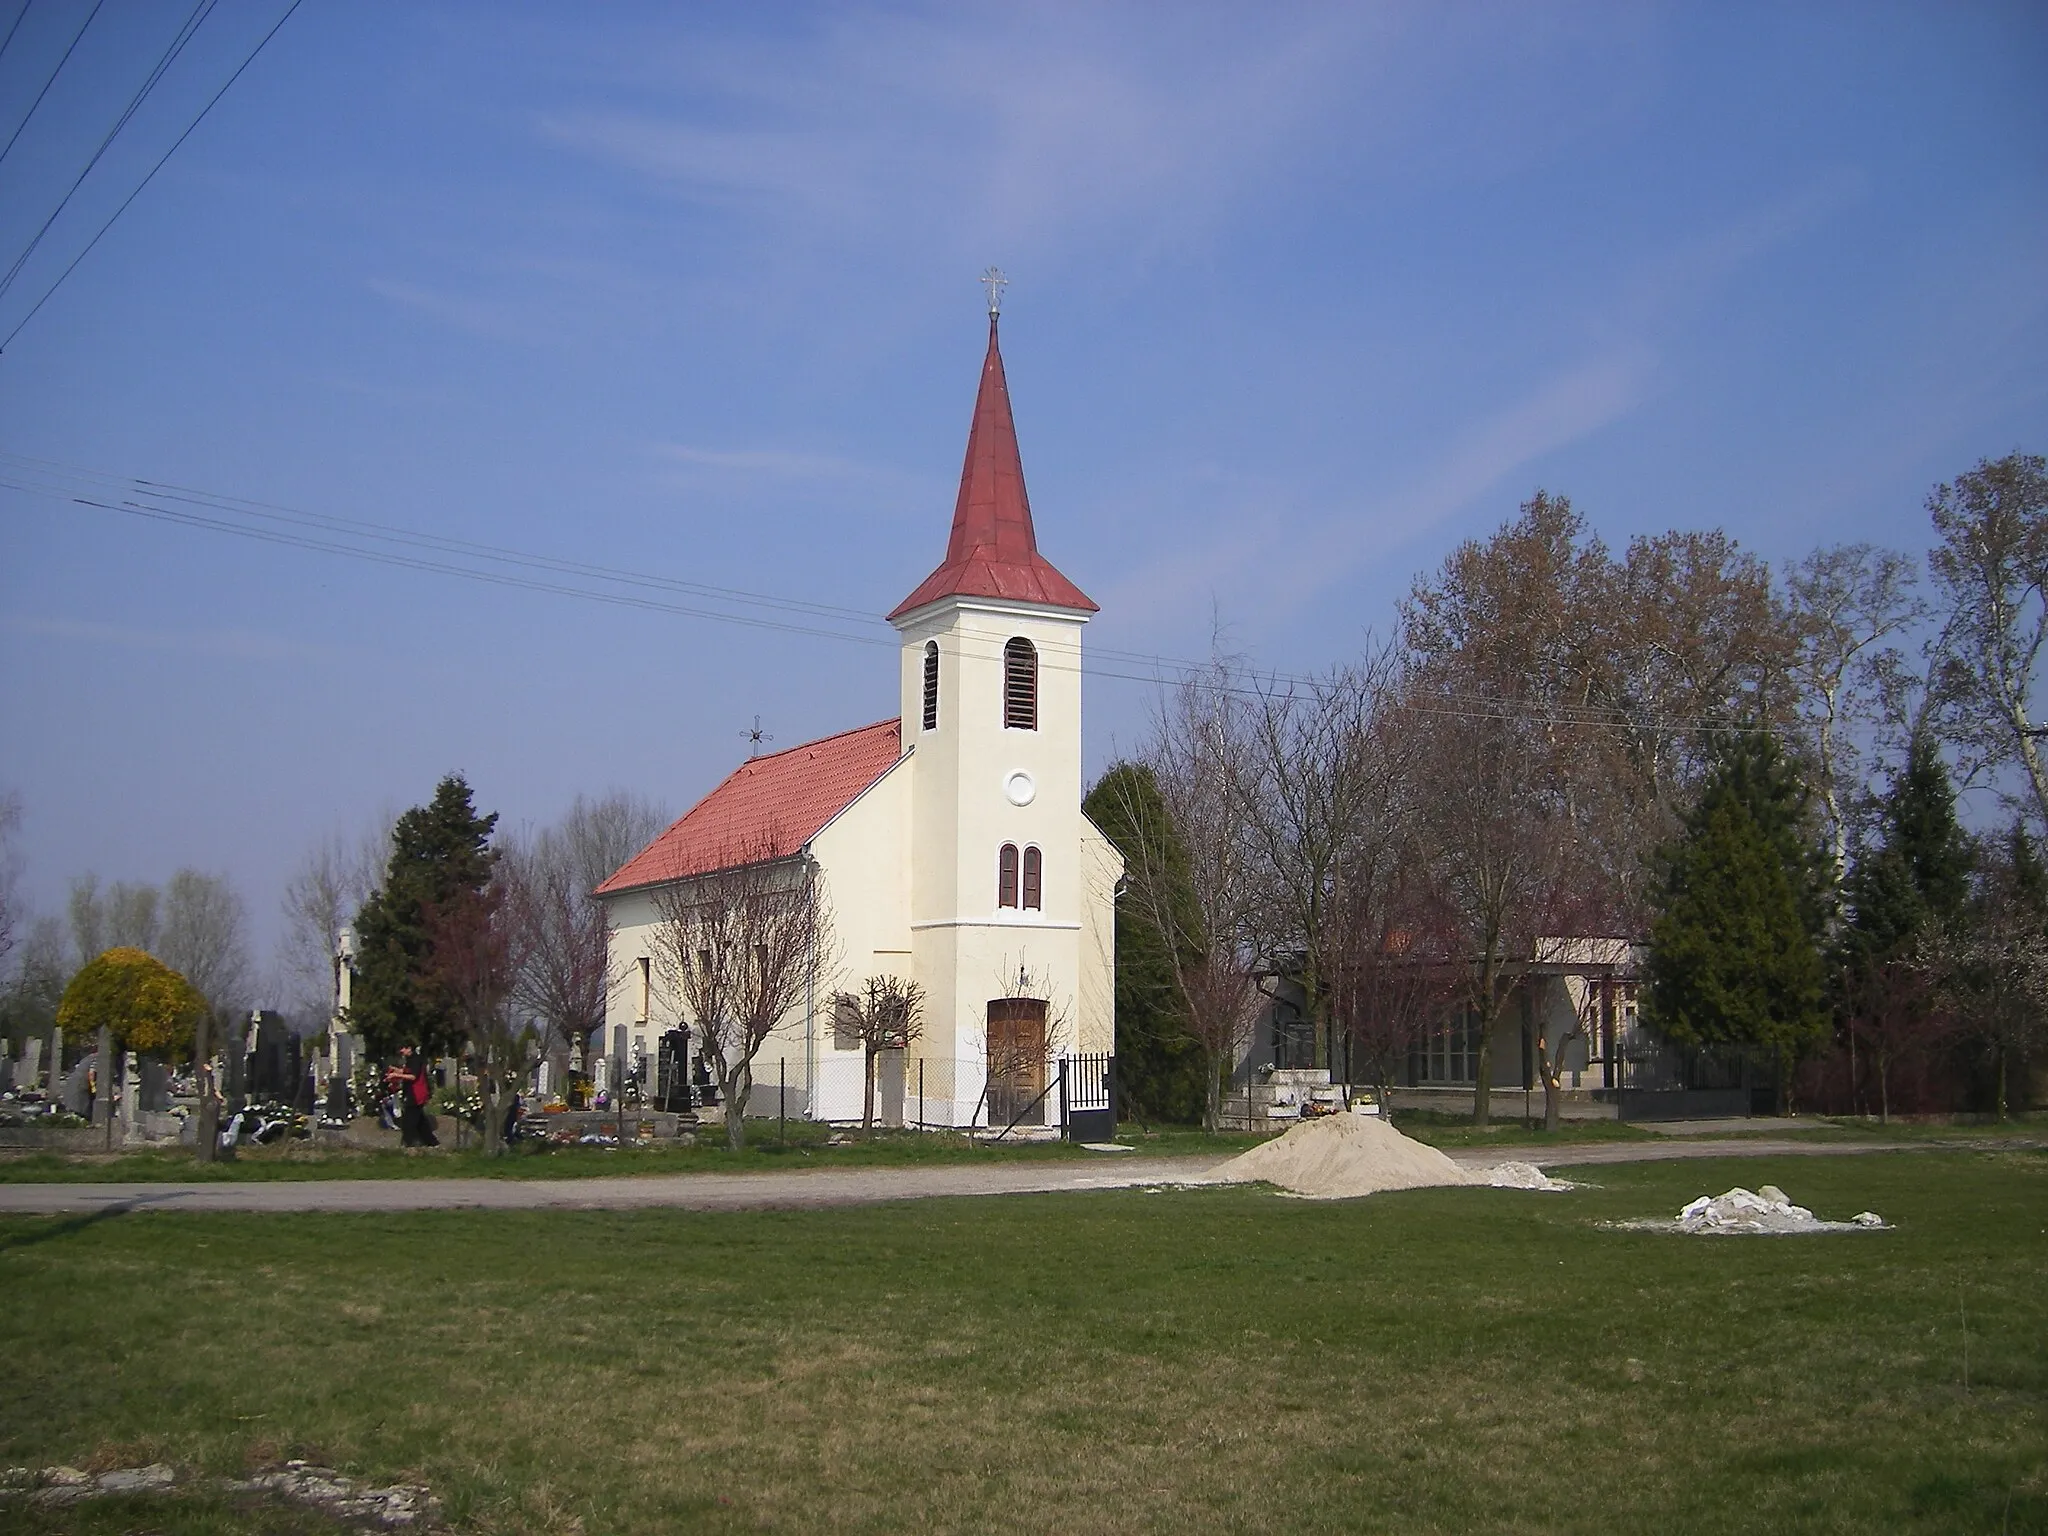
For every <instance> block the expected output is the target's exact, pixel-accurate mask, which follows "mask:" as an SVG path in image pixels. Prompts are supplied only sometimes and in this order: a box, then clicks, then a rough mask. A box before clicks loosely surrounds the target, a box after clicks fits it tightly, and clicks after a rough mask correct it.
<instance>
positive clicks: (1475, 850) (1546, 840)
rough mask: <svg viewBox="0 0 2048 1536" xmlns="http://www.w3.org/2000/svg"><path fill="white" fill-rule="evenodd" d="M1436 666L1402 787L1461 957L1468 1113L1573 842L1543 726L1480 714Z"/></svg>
mask: <svg viewBox="0 0 2048 1536" xmlns="http://www.w3.org/2000/svg"><path fill="white" fill-rule="evenodd" d="M1451 670H1452V669H1449V668H1447V667H1445V666H1444V665H1443V664H1439V665H1438V666H1437V667H1434V668H1431V669H1429V670H1428V671H1426V672H1424V673H1421V674H1418V675H1417V677H1416V678H1415V679H1414V683H1413V692H1412V693H1411V696H1410V704H1409V709H1410V711H1411V714H1412V717H1413V718H1414V719H1415V720H1416V721H1417V725H1416V734H1417V735H1418V737H1420V738H1421V739H1422V741H1423V749H1422V757H1421V761H1420V762H1419V764H1418V765H1417V771H1416V774H1415V780H1414V805H1415V811H1416V820H1417V824H1418V835H1419V839H1420V842H1421V845H1422V848H1423V850H1424V853H1423V858H1424V868H1425V869H1426V870H1427V877H1428V879H1429V880H1430V884H1431V889H1432V893H1433V895H1434V897H1435V900H1436V902H1437V904H1438V906H1439V908H1440V910H1441V911H1442V912H1443V913H1444V914H1445V918H1446V921H1447V925H1448V927H1449V928H1450V930H1451V931H1452V932H1453V933H1454V934H1455V935H1456V942H1457V947H1458V949H1459V951H1460V952H1461V954H1462V956H1463V960H1464V964H1463V966H1462V971H1463V975H1464V978H1465V989H1464V1003H1465V1007H1466V1009H1467V1010H1468V1011H1469V1015H1470V1017H1471V1019H1472V1023H1473V1027H1474V1028H1475V1029H1476V1031H1477V1034H1478V1039H1477V1041H1476V1058H1477V1060H1476V1071H1475V1075H1474V1081H1473V1091H1472V1114H1473V1118H1474V1120H1475V1121H1476V1122H1477V1123H1478V1124H1479V1125H1482V1126H1484V1125H1486V1124H1487V1123H1488V1121H1489V1117H1490V1115H1491V1112H1492V1077H1493V1034H1494V1031H1495V1029H1496V1028H1497V1027H1498V1026H1499V1023H1500V1020H1501V1018H1502V1017H1503V1016H1504V1014H1505V1012H1506V1009H1507V1006H1508V1003H1509V1000H1510V998H1511V997H1512V995H1513V990H1514V981H1515V978H1516V972H1517V970H1518V969H1519V968H1520V967H1521V966H1522V965H1523V964H1525V963H1526V962H1528V961H1530V960H1533V959H1534V958H1535V956H1536V947H1537V945H1538V943H1539V942H1540V941H1541V940H1542V939H1543V938H1545V937H1546V936H1548V935H1549V934H1551V933H1553V932H1555V931H1556V928H1557V926H1558V924H1557V921H1556V917H1555V909H1556V906H1557V903H1558V897H1559V894H1560V891H1561V890H1562V889H1563V887H1564V885H1565V882H1566V877H1567V869H1566V864H1567V859H1568V855H1569V853H1570V852H1571V851H1572V848H1573V843H1574V837H1573V829H1572V825H1571V818H1570V816H1569V814H1568V802H1567V800H1566V797H1565V796H1564V795H1562V794H1561V793H1560V786H1559V784H1558V782H1557V778H1556V775H1555V772H1554V770H1555V768H1556V765H1557V763H1558V758H1557V757H1555V756H1553V753H1552V750H1551V749H1552V746H1553V743H1552V742H1551V741H1550V740H1549V739H1547V733H1546V730H1545V723H1546V722H1544V721H1543V720H1542V718H1541V717H1540V716H1538V715H1537V714H1535V713H1534V712H1533V711H1532V710H1530V708H1529V706H1528V705H1527V704H1526V703H1524V702H1523V701H1520V700H1517V699H1515V698H1513V697H1512V696H1502V695H1501V694H1498V693H1497V694H1496V695H1495V697H1494V699H1493V703H1492V705H1491V707H1482V706H1480V705H1478V704H1475V703H1474V702H1473V700H1474V699H1475V697H1477V696H1478V695H1479V693H1480V692H1481V690H1479V689H1475V688H1472V687H1470V686H1468V685H1466V684H1465V683H1463V682H1462V681H1461V680H1459V679H1458V678H1457V677H1456V676H1455V674H1453V675H1452V676H1446V675H1445V674H1446V672H1447V671H1451Z"/></svg>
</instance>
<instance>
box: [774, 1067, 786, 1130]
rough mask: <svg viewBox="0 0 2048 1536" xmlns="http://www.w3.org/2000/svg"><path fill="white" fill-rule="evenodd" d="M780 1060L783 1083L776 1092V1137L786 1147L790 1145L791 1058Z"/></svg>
mask: <svg viewBox="0 0 2048 1536" xmlns="http://www.w3.org/2000/svg"><path fill="white" fill-rule="evenodd" d="M779 1059H780V1061H781V1064H782V1081H781V1083H780V1084H779V1085H778V1086H777V1087H776V1090H775V1137H776V1140H778V1141H780V1142H781V1143H782V1144H783V1145H784V1146H785V1147H786V1146H788V1145H789V1058H788V1057H787V1056H784V1057H781V1058H779Z"/></svg>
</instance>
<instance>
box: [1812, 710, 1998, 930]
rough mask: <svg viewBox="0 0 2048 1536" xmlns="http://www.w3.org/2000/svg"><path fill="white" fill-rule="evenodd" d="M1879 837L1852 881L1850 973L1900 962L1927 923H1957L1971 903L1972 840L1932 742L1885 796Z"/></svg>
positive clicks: (1918, 748) (1923, 742) (1918, 750)
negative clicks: (1860, 966) (1959, 817)
mask: <svg viewBox="0 0 2048 1536" xmlns="http://www.w3.org/2000/svg"><path fill="white" fill-rule="evenodd" d="M1882 835H1883V841H1882V842H1881V843H1880V844H1879V846H1878V847H1876V848H1873V849H1869V850H1867V851H1866V852H1865V853H1864V854H1863V856H1862V857H1861V858H1859V859H1858V860H1857V862H1856V869H1855V872H1854V873H1853V874H1852V875H1851V876H1850V878H1849V889H1848V893H1847V894H1848V897H1849V906H1850V920H1849V924H1848V927H1847V928H1846V929H1845V931H1844V933H1843V948H1844V950H1845V951H1846V955H1845V959H1847V960H1848V962H1849V963H1850V964H1851V965H1858V964H1864V965H1867V964H1871V963H1875V962H1881V961H1884V960H1890V959H1896V958H1899V957H1900V956H1902V955H1903V954H1904V953H1905V952H1906V950H1907V948H1908V947H1909V946H1910V945H1911V944H1912V943H1913V941H1914V940H1915V939H1916V938H1918V937H1919V936H1920V934H1921V933H1922V932H1923V931H1924V930H1925V928H1926V926H1927V924H1928V923H1929V922H1951V921H1953V920H1954V919H1955V918H1956V917H1957V915H1958V914H1959V913H1961V911H1962V910H1963V906H1964V903H1965V902H1966V901H1967V900H1968V899H1969V895H1970V863H1971V858H1970V840H1969V838H1968V837H1967V836H1966V835H1965V834H1964V832H1963V829H1962V827H1961V825H1960V824H1959V823H1958V822H1957V821H1956V797H1955V790H1954V788H1953V787H1952V786H1951V785H1950V783H1949V777H1948V768H1947V766H1946V765H1945V764H1944V763H1943V762H1942V760H1941V755H1940V753H1939V752H1937V751H1936V750H1935V747H1934V743H1933V742H1932V741H1931V740H1930V739H1927V738H1924V737H1923V738H1921V739H1920V740H1918V741H1916V742H1914V744H1913V748H1912V751H1911V753H1910V754H1909V755H1908V757H1907V759H1906V766H1905V768H1904V769H1903V770H1901V772H1900V774H1899V776H1898V778H1897V780H1895V781H1894V782H1893V784H1892V787H1891V791H1890V793H1889V794H1887V795H1886V796H1885V800H1884V806H1883V817H1882Z"/></svg>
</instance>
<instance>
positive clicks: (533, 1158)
mask: <svg viewBox="0 0 2048 1536" xmlns="http://www.w3.org/2000/svg"><path fill="white" fill-rule="evenodd" d="M835 1135H836V1136H837V1137H838V1138H839V1141H838V1143H837V1144H834V1143H833V1138H834V1136H835ZM748 1137H749V1139H748V1143H747V1146H746V1149H745V1150H744V1151H742V1152H740V1153H739V1154H738V1155H737V1156H735V1155H734V1154H733V1153H731V1152H729V1151H727V1150H726V1146H725V1139H724V1132H723V1131H722V1130H721V1129H720V1128H719V1127H717V1126H710V1127H707V1128H706V1129H705V1131H704V1133H703V1134H702V1136H701V1138H700V1139H699V1141H698V1142H697V1144H696V1145H694V1146H677V1145H675V1144H673V1143H670V1144H666V1145H664V1144H661V1143H643V1144H641V1145H639V1146H635V1147H629V1148H627V1149H626V1150H624V1151H619V1150H616V1149H614V1148H610V1147H545V1146H539V1145H536V1144H534V1143H530V1142H529V1143H526V1144H524V1145H522V1146H518V1147H514V1148H513V1149H511V1150H510V1151H509V1152H508V1153H507V1154H506V1155H505V1156H503V1157H497V1158H489V1157H485V1156H484V1155H483V1154H482V1152H480V1151H478V1150H476V1148H475V1147H474V1146H471V1147H470V1148H469V1149H468V1150H458V1149H456V1148H454V1147H452V1146H443V1147H440V1148H437V1149H434V1150H432V1151H424V1152H407V1151H401V1150H398V1149H396V1148H393V1149H391V1150H388V1151H386V1150H382V1149H368V1150H366V1149H362V1148H356V1147H316V1146H313V1145H311V1144H309V1143H306V1142H298V1143H284V1144H280V1145H277V1146H270V1147H254V1146H252V1147H243V1148H240V1149H238V1150H237V1152H236V1155H235V1160H234V1161H233V1162H229V1163H199V1162H196V1161H194V1159H193V1156H192V1152H191V1149H190V1148H185V1147H180V1148H165V1149H163V1150H160V1151H159V1150H149V1151H136V1152H116V1153H112V1154H108V1153H93V1152H11V1153H0V1183H7V1184H31V1183H32V1184H42V1183H105V1182H122V1181H128V1180H143V1181H177V1182H185V1181H204V1182H207V1183H219V1182H234V1181H237V1180H252V1179H253V1180H270V1179H446V1178H500V1179H574V1178H588V1177H594V1176H601V1175H616V1174H632V1173H747V1172H756V1173H758V1172H766V1171H769V1170H776V1169H779V1170H783V1171H789V1170H793V1169H798V1168H875V1167H901V1166H916V1165H931V1164H940V1163H990V1162H1031V1161H1040V1160H1046V1159H1067V1160H1088V1159H1097V1158H1099V1157H1100V1155H1101V1154H1098V1153H1094V1152H1087V1151H1083V1150H1082V1149H1081V1148H1079V1147H1076V1146H1072V1145H1070V1144H1068V1143H1066V1142H1057V1141H1048V1142H1026V1141H1015V1140H1010V1141H1003V1142H991V1141H988V1140H986V1139H982V1140H970V1139H969V1138H967V1137H966V1136H963V1135H957V1134H954V1133H952V1132H947V1131H876V1132H875V1133H874V1135H873V1136H872V1137H866V1138H864V1137H862V1136H861V1134H860V1132H859V1131H858V1130H855V1131H841V1132H836V1133H835V1132H834V1130H833V1128H832V1127H830V1126H827V1125H819V1124H815V1123H811V1122H800V1121H794V1120H792V1121H791V1122H790V1123H789V1130H788V1139H787V1141H781V1140H778V1138H777V1136H776V1128H775V1123H774V1122H773V1121H768V1122H766V1132H765V1134H764V1133H763V1132H762V1130H761V1128H760V1127H759V1126H750V1127H749V1129H748ZM1262 1139H1263V1138H1260V1137H1217V1138H1210V1137H1205V1136H1203V1135H1202V1133H1201V1132H1199V1131H1172V1132H1169V1133H1166V1134H1164V1135H1162V1136H1160V1137H1159V1138H1158V1139H1157V1140H1156V1141H1144V1142H1140V1143H1139V1145H1141V1146H1142V1147H1143V1148H1144V1150H1146V1151H1147V1152H1151V1153H1154V1154H1156V1155H1159V1156H1166V1155H1169V1154H1172V1153H1180V1152H1184V1153H1192V1152H1199V1151H1211V1152H1220V1153H1224V1154H1228V1153H1230V1152H1233V1151H1238V1150H1241V1149H1242V1148H1243V1147H1246V1146H1250V1145H1251V1144H1252V1143H1253V1142H1255V1141H1259V1140H1262Z"/></svg>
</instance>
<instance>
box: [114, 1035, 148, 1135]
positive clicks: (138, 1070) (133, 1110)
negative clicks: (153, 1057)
mask: <svg viewBox="0 0 2048 1536" xmlns="http://www.w3.org/2000/svg"><path fill="white" fill-rule="evenodd" d="M118 1059H119V1061H120V1064H121V1096H120V1098H119V1099H118V1100H117V1101H116V1102H118V1103H119V1104H120V1106H121V1124H122V1125H123V1126H124V1127H126V1128H127V1129H129V1130H133V1129H134V1128H135V1126H136V1125H138V1124H139V1123H140V1121H139V1120H138V1119H137V1116H138V1115H139V1114H140V1112H141V1109H142V1062H141V1060H140V1059H139V1058H138V1057H137V1056H136V1054H135V1053H134V1052H133V1051H123V1052H122V1053H121V1055H120V1057H119V1058H118Z"/></svg>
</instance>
